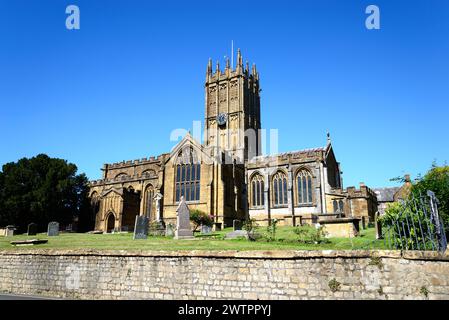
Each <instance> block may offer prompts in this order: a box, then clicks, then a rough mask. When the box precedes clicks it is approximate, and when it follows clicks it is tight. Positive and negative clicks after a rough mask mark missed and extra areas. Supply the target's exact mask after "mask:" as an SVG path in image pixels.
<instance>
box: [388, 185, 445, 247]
mask: <svg viewBox="0 0 449 320" xmlns="http://www.w3.org/2000/svg"><path fill="white" fill-rule="evenodd" d="M398 209H399V212H396V214H388V213H387V214H385V215H384V216H383V217H382V218H381V223H382V236H383V238H384V242H385V246H386V247H388V248H389V249H401V250H433V251H439V252H445V251H446V248H447V239H446V234H445V231H444V225H443V220H442V219H441V217H440V215H439V213H438V199H437V198H436V197H435V194H434V193H433V192H432V191H427V195H421V194H420V195H419V197H416V196H414V195H413V194H412V195H410V197H409V198H408V199H407V200H401V201H400V204H399V208H398Z"/></svg>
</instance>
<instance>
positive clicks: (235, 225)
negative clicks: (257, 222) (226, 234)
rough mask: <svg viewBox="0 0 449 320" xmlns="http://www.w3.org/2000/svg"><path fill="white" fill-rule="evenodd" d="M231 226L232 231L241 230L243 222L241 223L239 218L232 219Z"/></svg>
mask: <svg viewBox="0 0 449 320" xmlns="http://www.w3.org/2000/svg"><path fill="white" fill-rule="evenodd" d="M232 226H233V228H234V231H237V230H242V227H243V223H242V221H241V220H233V221H232Z"/></svg>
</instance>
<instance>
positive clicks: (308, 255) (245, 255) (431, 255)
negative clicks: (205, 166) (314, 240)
mask: <svg viewBox="0 0 449 320" xmlns="http://www.w3.org/2000/svg"><path fill="white" fill-rule="evenodd" d="M0 255H3V256H4V255H21V256H23V255H31V256H106V257H107V256H116V257H165V258H171V257H172V258H179V257H189V258H228V259H272V260H273V259H279V260H296V259H298V260H300V259H313V258H325V259H336V258H346V259H351V258H352V259H359V258H371V257H380V258H392V259H400V258H403V259H408V260H431V261H449V253H448V252H446V253H445V254H441V253H438V252H433V251H405V250H404V251H401V250H267V251H262V250H255V251H236V250H223V251H212V250H191V251H187V250H182V251H181V250H180V251H164V250H160V251H150V250H132V251H129V250H91V249H76V250H60V249H32V250H28V249H20V250H17V249H12V250H0Z"/></svg>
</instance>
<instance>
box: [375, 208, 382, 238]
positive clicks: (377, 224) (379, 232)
mask: <svg viewBox="0 0 449 320" xmlns="http://www.w3.org/2000/svg"><path fill="white" fill-rule="evenodd" d="M379 218H380V215H379V211H376V213H375V214H374V226H375V227H376V239H383V236H382V224H381V222H380V221H379Z"/></svg>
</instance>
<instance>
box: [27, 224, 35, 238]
mask: <svg viewBox="0 0 449 320" xmlns="http://www.w3.org/2000/svg"><path fill="white" fill-rule="evenodd" d="M27 234H28V235H29V236H35V235H36V234H37V224H35V223H33V222H32V223H30V224H29V225H28V232H27Z"/></svg>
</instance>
